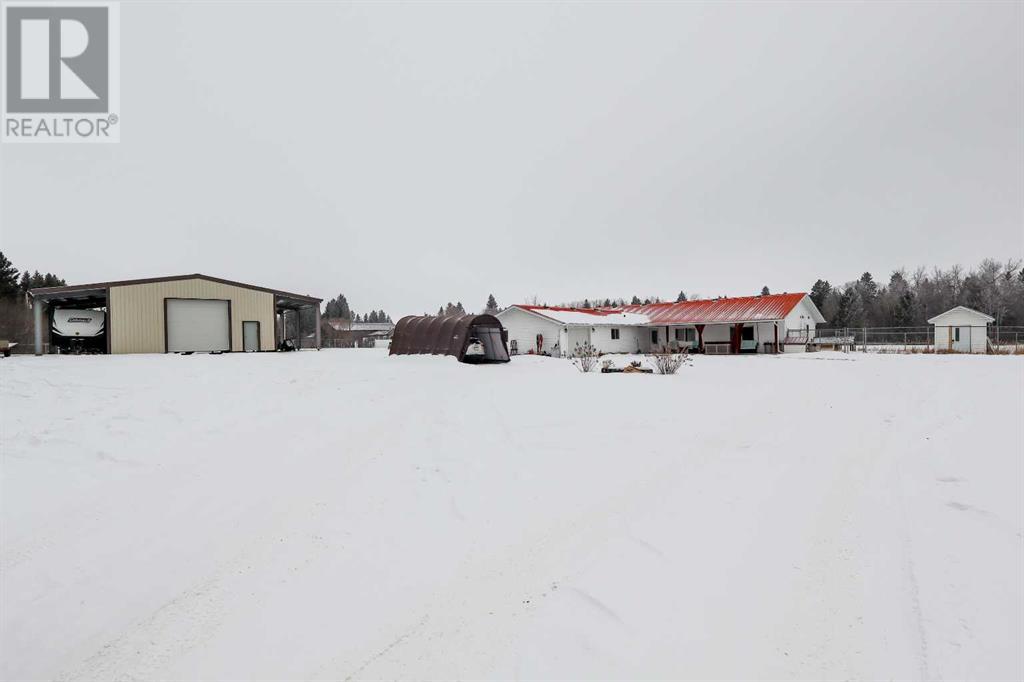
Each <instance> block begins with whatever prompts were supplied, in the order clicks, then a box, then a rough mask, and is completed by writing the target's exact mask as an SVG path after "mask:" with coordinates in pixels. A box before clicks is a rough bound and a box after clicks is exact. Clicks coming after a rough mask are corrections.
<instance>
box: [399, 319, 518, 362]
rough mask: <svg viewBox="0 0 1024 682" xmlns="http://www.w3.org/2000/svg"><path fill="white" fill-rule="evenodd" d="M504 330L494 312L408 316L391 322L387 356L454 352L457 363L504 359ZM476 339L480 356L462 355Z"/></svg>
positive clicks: (506, 351)
mask: <svg viewBox="0 0 1024 682" xmlns="http://www.w3.org/2000/svg"><path fill="white" fill-rule="evenodd" d="M505 338H506V333H505V330H504V329H502V327H501V322H500V321H499V320H498V318H496V317H495V316H494V315H448V316H445V317H435V316H433V315H409V316H408V317H403V318H402V319H400V320H399V321H398V324H396V325H395V332H394V334H393V335H392V337H391V353H390V354H391V355H454V356H455V357H456V358H458V360H459V362H508V361H509V356H508V347H507V346H506V345H505ZM471 339H476V340H478V341H479V342H480V344H481V345H482V346H483V348H484V355H483V357H482V358H481V357H479V356H472V357H470V358H467V357H466V348H467V347H468V346H469V344H470V340H471Z"/></svg>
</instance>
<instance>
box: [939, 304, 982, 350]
mask: <svg viewBox="0 0 1024 682" xmlns="http://www.w3.org/2000/svg"><path fill="white" fill-rule="evenodd" d="M993 322H995V318H994V317H992V316H990V315H986V314H985V313H981V312H978V311H977V310H972V309H971V308H968V307H967V306H962V305H958V306H957V307H955V308H951V309H949V310H947V311H946V312H944V313H942V314H941V315H936V316H935V317H933V318H931V319H930V320H928V324H930V325H933V326H934V328H935V350H936V351H946V352H950V353H984V352H986V351H987V350H988V325H990V324H991V323H993Z"/></svg>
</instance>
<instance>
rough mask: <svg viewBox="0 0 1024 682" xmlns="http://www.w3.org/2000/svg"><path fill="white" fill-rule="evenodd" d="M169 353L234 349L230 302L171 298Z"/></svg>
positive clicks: (169, 302)
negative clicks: (232, 346) (232, 347)
mask: <svg viewBox="0 0 1024 682" xmlns="http://www.w3.org/2000/svg"><path fill="white" fill-rule="evenodd" d="M166 325H167V352H168V353H181V352H190V351H194V352H200V353H202V352H209V351H229V350H231V309H230V307H229V305H228V302H227V301H222V300H211V299H186V298H169V299H167V320H166Z"/></svg>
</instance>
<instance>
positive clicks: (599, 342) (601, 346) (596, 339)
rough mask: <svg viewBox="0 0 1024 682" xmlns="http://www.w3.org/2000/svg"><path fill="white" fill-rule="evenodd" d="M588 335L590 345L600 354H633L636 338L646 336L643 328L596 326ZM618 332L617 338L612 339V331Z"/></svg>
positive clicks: (637, 342)
mask: <svg viewBox="0 0 1024 682" xmlns="http://www.w3.org/2000/svg"><path fill="white" fill-rule="evenodd" d="M593 329H594V331H592V332H591V333H590V343H592V344H594V348H596V349H597V350H598V351H599V352H601V353H635V352H636V351H637V347H638V344H639V341H638V336H640V335H643V334H646V333H647V329H646V328H644V327H611V326H604V325H598V326H595V327H594V328H593ZM613 329H618V330H619V338H617V339H613V338H612V330H613Z"/></svg>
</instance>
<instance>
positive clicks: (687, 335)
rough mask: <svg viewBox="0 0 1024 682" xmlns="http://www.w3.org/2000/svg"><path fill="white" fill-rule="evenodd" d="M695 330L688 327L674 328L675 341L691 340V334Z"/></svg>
mask: <svg viewBox="0 0 1024 682" xmlns="http://www.w3.org/2000/svg"><path fill="white" fill-rule="evenodd" d="M695 331H696V330H695V329H690V328H689V327H683V328H682V329H676V341H693V334H694V332H695Z"/></svg>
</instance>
